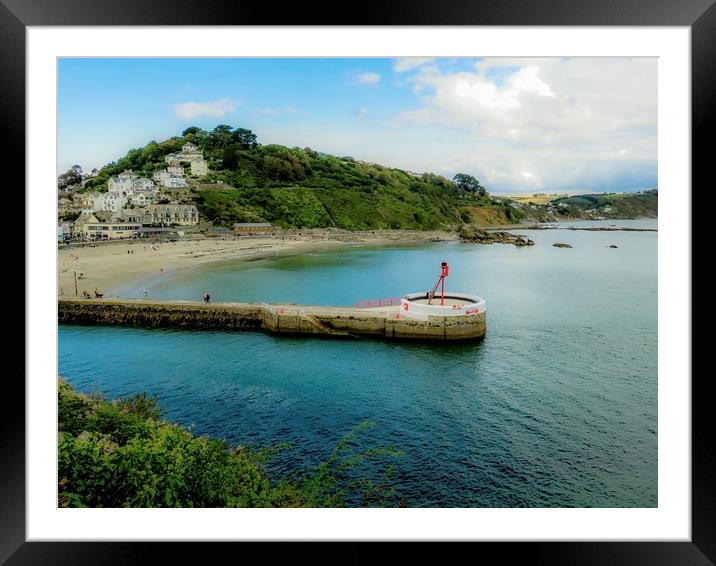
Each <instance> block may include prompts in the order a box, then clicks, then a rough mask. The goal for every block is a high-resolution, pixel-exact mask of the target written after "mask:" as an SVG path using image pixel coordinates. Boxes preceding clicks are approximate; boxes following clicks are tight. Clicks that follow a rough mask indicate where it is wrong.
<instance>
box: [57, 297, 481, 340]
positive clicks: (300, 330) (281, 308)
mask: <svg viewBox="0 0 716 566" xmlns="http://www.w3.org/2000/svg"><path fill="white" fill-rule="evenodd" d="M57 311H58V321H59V322H60V323H62V324H97V325H111V326H134V327H142V328H154V327H169V328H187V329H197V330H201V329H207V330H209V329H213V330H263V331H266V332H270V333H272V334H293V335H304V336H315V337H324V336H325V337H336V338H338V337H356V336H365V337H372V338H378V339H381V338H382V339H396V340H418V341H420V340H422V341H457V340H479V339H481V338H483V337H484V336H485V333H486V330H487V327H486V313H485V312H480V313H478V314H472V315H470V316H430V317H427V318H426V319H414V318H410V317H406V316H404V315H403V314H402V313H401V309H400V308H399V307H392V308H385V309H356V308H350V307H322V306H304V305H273V304H266V303H261V304H256V303H215V304H204V303H201V302H193V301H154V300H143V299H118V300H115V299H61V300H59V301H58V308H57Z"/></svg>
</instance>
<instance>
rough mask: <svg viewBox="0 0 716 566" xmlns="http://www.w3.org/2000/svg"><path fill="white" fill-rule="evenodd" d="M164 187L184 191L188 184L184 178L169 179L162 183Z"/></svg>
mask: <svg viewBox="0 0 716 566" xmlns="http://www.w3.org/2000/svg"><path fill="white" fill-rule="evenodd" d="M162 185H164V186H165V187H167V188H170V189H183V188H184V187H186V186H187V183H186V179H185V178H184V177H169V178H167V179H164V180H163V181H162Z"/></svg>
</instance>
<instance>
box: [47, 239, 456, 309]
mask: <svg viewBox="0 0 716 566" xmlns="http://www.w3.org/2000/svg"><path fill="white" fill-rule="evenodd" d="M452 239H455V237H454V236H453V235H452V234H449V233H446V232H417V231H415V232H413V231H397V230H396V231H375V232H353V233H344V232H339V233H333V232H325V231H323V232H316V233H313V234H310V233H309V234H306V235H303V236H296V237H290V238H285V239H282V238H281V237H278V238H277V237H265V238H261V237H259V238H255V237H252V238H239V239H218V238H202V239H193V240H178V241H176V242H159V243H157V244H153V243H152V242H146V241H140V240H128V241H125V242H102V243H97V244H95V245H94V247H90V244H85V245H84V247H82V245H81V244H79V245H75V246H73V247H71V248H69V249H65V248H64V247H61V248H60V249H59V250H58V254H57V262H58V294H59V296H60V297H74V296H75V273H76V274H77V293H78V295H79V296H80V297H81V296H82V292H83V290H85V291H87V292H88V293H89V294H90V295H92V296H94V292H95V289H96V290H98V291H99V293H102V294H104V296H105V297H111V296H113V297H116V296H119V295H118V293H121V289H122V287H123V286H125V288H126V285H127V284H129V283H132V282H136V283H137V284H139V283H140V282H144V281H146V282H148V281H150V280H151V279H153V278H156V277H161V276H163V275H166V274H167V273H171V272H175V271H177V270H184V269H190V268H194V267H196V266H198V265H202V264H205V263H210V262H218V261H227V260H237V259H245V260H255V259H259V258H262V257H272V256H278V255H289V254H297V253H305V252H310V251H315V250H319V249H325V248H332V247H341V246H355V245H365V244H370V245H381V244H390V243H395V242H406V243H408V242H418V241H430V240H452ZM128 252H131V253H128Z"/></svg>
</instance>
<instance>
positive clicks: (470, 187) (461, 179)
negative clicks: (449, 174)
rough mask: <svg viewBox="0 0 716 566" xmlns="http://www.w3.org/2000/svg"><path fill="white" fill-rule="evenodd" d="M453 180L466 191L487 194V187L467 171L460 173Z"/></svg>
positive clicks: (481, 194)
mask: <svg viewBox="0 0 716 566" xmlns="http://www.w3.org/2000/svg"><path fill="white" fill-rule="evenodd" d="M452 180H453V181H454V182H455V184H456V185H457V186H458V187H460V188H461V189H463V190H465V191H469V192H471V193H477V194H478V195H480V196H481V197H482V196H485V195H486V194H487V189H485V187H483V186H482V185H481V184H480V181H478V180H477V179H475V177H473V176H472V175H468V174H467V173H458V174H457V175H455V176H454V177H453V178H452Z"/></svg>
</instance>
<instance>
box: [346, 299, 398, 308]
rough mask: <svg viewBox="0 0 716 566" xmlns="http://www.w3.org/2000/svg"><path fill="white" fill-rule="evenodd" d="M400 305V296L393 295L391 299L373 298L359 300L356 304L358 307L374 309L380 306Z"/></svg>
mask: <svg viewBox="0 0 716 566" xmlns="http://www.w3.org/2000/svg"><path fill="white" fill-rule="evenodd" d="M396 305H400V297H391V298H389V299H372V300H369V301H358V302H357V303H356V304H355V308H357V309H374V308H378V307H394V306H396Z"/></svg>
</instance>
